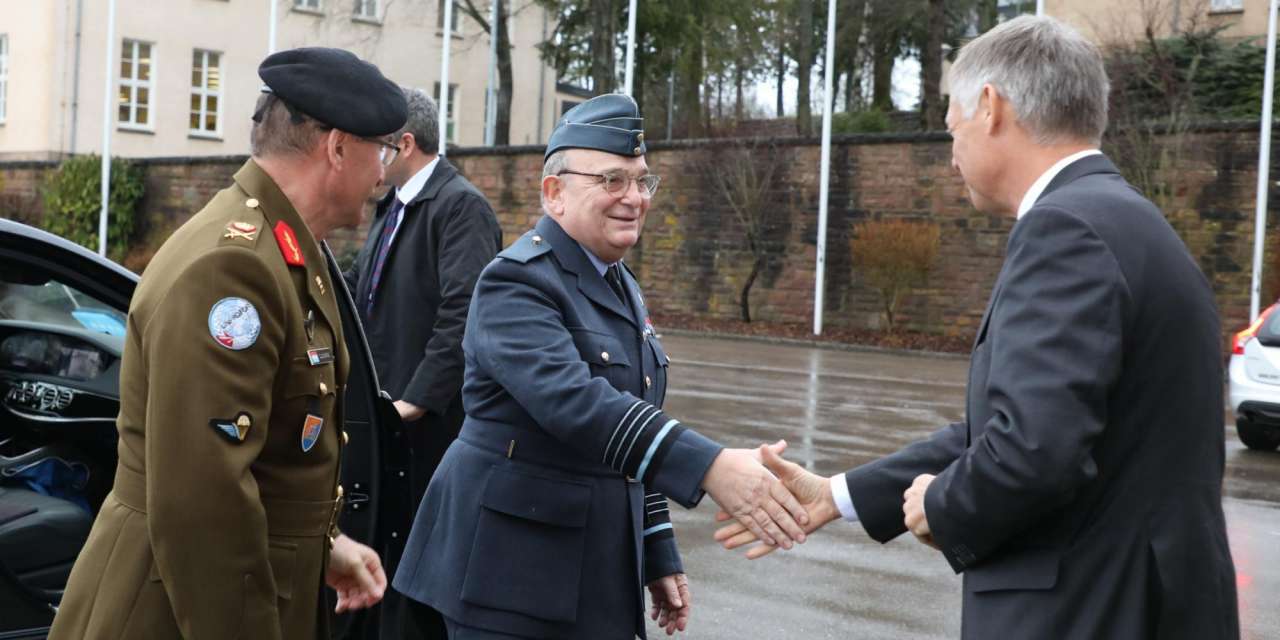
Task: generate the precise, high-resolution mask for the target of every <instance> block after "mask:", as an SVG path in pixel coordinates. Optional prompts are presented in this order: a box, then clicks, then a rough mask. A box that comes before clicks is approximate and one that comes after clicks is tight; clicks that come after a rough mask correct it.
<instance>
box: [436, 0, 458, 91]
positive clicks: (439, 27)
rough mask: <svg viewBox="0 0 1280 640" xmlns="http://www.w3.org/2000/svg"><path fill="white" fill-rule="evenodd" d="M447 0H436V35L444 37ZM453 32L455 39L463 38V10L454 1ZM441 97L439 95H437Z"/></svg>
mask: <svg viewBox="0 0 1280 640" xmlns="http://www.w3.org/2000/svg"><path fill="white" fill-rule="evenodd" d="M445 2H446V0H436V35H444V3H445ZM452 17H453V30H452V31H451V32H450V33H451V34H452V35H453V37H455V38H460V37H462V9H461V8H460V7H459V6H458V0H453V16H452ZM437 95H439V94H437Z"/></svg>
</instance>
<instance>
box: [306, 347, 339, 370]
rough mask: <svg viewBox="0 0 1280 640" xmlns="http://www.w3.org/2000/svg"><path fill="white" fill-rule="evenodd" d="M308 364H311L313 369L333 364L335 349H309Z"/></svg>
mask: <svg viewBox="0 0 1280 640" xmlns="http://www.w3.org/2000/svg"><path fill="white" fill-rule="evenodd" d="M307 362H309V363H311V366H313V367H318V366H320V365H322V364H329V363H330V362H333V349H330V348H328V347H323V348H320V349H308V350H307Z"/></svg>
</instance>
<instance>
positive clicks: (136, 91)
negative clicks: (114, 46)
mask: <svg viewBox="0 0 1280 640" xmlns="http://www.w3.org/2000/svg"><path fill="white" fill-rule="evenodd" d="M152 47H153V45H152V44H151V43H149V42H139V41H137V40H125V41H124V46H123V47H122V48H121V49H120V110H119V122H120V126H122V127H125V128H135V129H139V128H140V129H147V130H150V129H152V128H153V127H152V124H151V78H152V76H154V75H155V60H154V59H153V58H152V57H151V54H152Z"/></svg>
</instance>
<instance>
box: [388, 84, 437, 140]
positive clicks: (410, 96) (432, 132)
mask: <svg viewBox="0 0 1280 640" xmlns="http://www.w3.org/2000/svg"><path fill="white" fill-rule="evenodd" d="M402 89H404V98H405V101H407V102H408V103H409V119H408V120H406V121H405V123H404V126H403V127H401V128H400V132H399V133H398V134H397V135H396V137H397V138H398V137H400V136H401V135H404V134H406V133H412V134H413V143H414V145H415V146H417V147H418V149H419V150H420V151H422V152H423V153H426V154H433V153H436V152H437V151H439V150H440V108H439V107H437V106H436V101H435V100H433V99H432V98H431V96H429V95H427V92H425V91H423V90H422V89H410V88H408V87H402Z"/></svg>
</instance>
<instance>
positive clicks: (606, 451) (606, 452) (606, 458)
mask: <svg viewBox="0 0 1280 640" xmlns="http://www.w3.org/2000/svg"><path fill="white" fill-rule="evenodd" d="M642 404H644V402H643V401H641V400H637V401H636V403H635V404H633V405H631V408H630V409H627V412H626V413H624V414H622V419H621V420H619V421H618V426H616V427H614V428H613V435H611V436H609V444H606V445H605V446H604V456H603V457H601V458H600V462H601V463H602V464H607V463H608V462H609V450H610V449H612V448H613V441H614V439H615V438H617V437H618V432H619V431H621V430H622V423H624V422H626V421H627V418H629V417H631V412H632V411H635V410H636V407H638V406H640V405H642Z"/></svg>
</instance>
